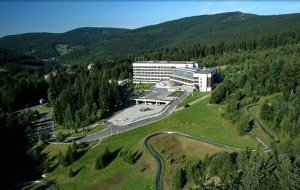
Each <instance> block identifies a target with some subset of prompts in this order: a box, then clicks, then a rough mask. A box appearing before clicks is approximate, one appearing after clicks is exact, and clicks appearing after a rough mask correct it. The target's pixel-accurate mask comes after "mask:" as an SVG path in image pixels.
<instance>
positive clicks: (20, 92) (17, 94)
mask: <svg viewBox="0 0 300 190" xmlns="http://www.w3.org/2000/svg"><path fill="white" fill-rule="evenodd" d="M53 67H55V64H54V65H52V64H51V63H48V64H46V63H44V62H42V61H40V60H37V59H35V58H34V57H29V56H26V55H24V54H22V53H18V52H14V51H10V50H5V49H0V108H1V109H2V110H3V111H5V112H9V111H15V110H18V109H24V108H26V107H29V106H33V105H37V104H38V102H39V99H42V98H43V99H46V98H47V89H48V83H47V82H46V81H45V79H44V74H45V73H47V72H49V71H50V70H51V69H52V68H53Z"/></svg>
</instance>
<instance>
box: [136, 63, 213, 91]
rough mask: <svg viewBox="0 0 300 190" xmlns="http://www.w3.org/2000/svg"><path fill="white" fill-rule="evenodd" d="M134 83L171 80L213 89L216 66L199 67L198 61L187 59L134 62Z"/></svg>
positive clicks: (203, 88) (208, 89)
mask: <svg viewBox="0 0 300 190" xmlns="http://www.w3.org/2000/svg"><path fill="white" fill-rule="evenodd" d="M132 66H133V83H154V82H159V81H161V80H170V81H172V82H173V83H174V84H180V85H189V86H194V87H196V88H198V87H199V91H201V92H207V91H211V90H212V89H213V88H214V86H215V76H216V69H215V68H203V69H199V68H198V63H196V62H187V61H141V62H134V63H133V64H132Z"/></svg>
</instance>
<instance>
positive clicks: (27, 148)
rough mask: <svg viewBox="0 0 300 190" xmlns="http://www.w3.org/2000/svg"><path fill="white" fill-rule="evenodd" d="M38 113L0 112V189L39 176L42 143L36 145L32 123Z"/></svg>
mask: <svg viewBox="0 0 300 190" xmlns="http://www.w3.org/2000/svg"><path fill="white" fill-rule="evenodd" d="M37 119H38V113H37V112H33V111H30V110H29V111H27V112H23V113H19V114H12V113H5V112H0V144H1V145H0V148H1V151H3V153H2V154H1V157H0V168H1V170H0V176H1V179H0V181H1V183H0V188H1V189H3V187H5V186H7V185H10V186H12V185H16V184H18V183H19V182H20V181H22V180H26V179H27V180H28V179H33V178H36V177H39V176H40V175H41V173H42V171H43V170H44V168H43V165H42V164H43V161H44V160H45V155H43V154H42V151H41V150H42V149H43V147H42V146H37V145H36V143H37V139H36V137H35V124H34V122H35V121H37Z"/></svg>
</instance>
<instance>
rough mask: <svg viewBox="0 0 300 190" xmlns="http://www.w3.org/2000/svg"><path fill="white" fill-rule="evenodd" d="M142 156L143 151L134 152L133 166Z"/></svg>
mask: <svg viewBox="0 0 300 190" xmlns="http://www.w3.org/2000/svg"><path fill="white" fill-rule="evenodd" d="M142 155H143V151H141V152H139V151H136V152H135V153H134V154H133V156H134V159H133V164H135V163H136V162H137V161H138V160H139V159H140V158H141V157H142Z"/></svg>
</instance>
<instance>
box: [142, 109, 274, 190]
mask: <svg viewBox="0 0 300 190" xmlns="http://www.w3.org/2000/svg"><path fill="white" fill-rule="evenodd" d="M257 105H258V104H251V105H249V106H247V110H248V112H249V114H250V115H251V117H252V118H253V120H254V121H255V122H256V123H257V124H258V125H259V126H260V127H261V128H262V129H263V131H264V132H265V133H266V134H268V135H269V136H270V137H271V138H272V139H273V140H274V139H275V137H274V135H273V134H272V133H271V132H270V131H268V130H267V128H266V127H265V126H264V125H263V124H262V123H261V122H260V121H259V120H258V119H257V118H256V116H255V115H254V114H253V112H252V111H251V110H250V108H252V107H254V106H257ZM170 134H176V135H181V136H184V137H187V138H191V139H194V140H198V141H202V142H205V143H209V144H212V145H216V146H219V147H224V148H229V149H233V150H239V151H240V150H243V149H240V148H236V147H231V146H227V145H225V144H221V143H217V142H214V141H211V140H207V139H204V138H201V137H195V136H191V135H188V134H185V133H181V132H174V131H167V132H162V131H160V132H157V133H154V134H151V135H149V136H148V137H146V138H145V140H144V146H145V147H146V149H147V150H148V151H149V152H150V153H151V154H152V156H153V157H154V158H155V159H156V162H157V167H158V169H157V174H156V190H160V176H161V170H162V161H161V159H160V157H159V155H158V154H157V153H156V152H155V151H154V150H153V149H152V147H151V146H150V145H149V140H150V139H151V138H152V137H154V136H158V135H170ZM252 151H253V150H252ZM266 151H268V150H267V149H266Z"/></svg>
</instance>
